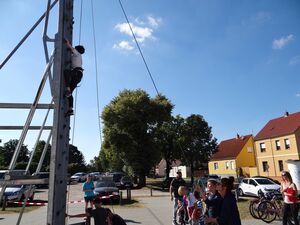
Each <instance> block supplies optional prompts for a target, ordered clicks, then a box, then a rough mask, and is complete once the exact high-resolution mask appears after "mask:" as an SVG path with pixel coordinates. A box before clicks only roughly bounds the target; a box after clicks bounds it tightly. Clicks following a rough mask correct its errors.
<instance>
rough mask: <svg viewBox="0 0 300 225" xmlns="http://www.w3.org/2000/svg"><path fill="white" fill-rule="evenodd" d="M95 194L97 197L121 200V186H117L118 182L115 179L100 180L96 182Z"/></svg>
mask: <svg viewBox="0 0 300 225" xmlns="http://www.w3.org/2000/svg"><path fill="white" fill-rule="evenodd" d="M94 194H95V197H96V198H100V199H103V201H105V200H112V201H119V200H120V195H119V188H117V187H116V184H115V182H114V181H113V180H99V181H97V183H96V187H95V189H94Z"/></svg>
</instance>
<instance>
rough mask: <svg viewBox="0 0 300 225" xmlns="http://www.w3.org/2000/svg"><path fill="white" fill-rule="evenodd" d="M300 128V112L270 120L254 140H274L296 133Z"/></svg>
mask: <svg viewBox="0 0 300 225" xmlns="http://www.w3.org/2000/svg"><path fill="white" fill-rule="evenodd" d="M299 127H300V112H296V113H293V114H289V115H287V116H282V117H279V118H276V119H272V120H270V121H269V122H268V123H267V124H266V125H265V126H264V128H263V129H261V130H260V131H259V133H258V134H257V135H256V136H255V138H254V140H256V141H257V140H262V139H267V138H274V137H279V136H284V135H288V134H292V133H294V132H295V131H296V130H297V129H298V128H299Z"/></svg>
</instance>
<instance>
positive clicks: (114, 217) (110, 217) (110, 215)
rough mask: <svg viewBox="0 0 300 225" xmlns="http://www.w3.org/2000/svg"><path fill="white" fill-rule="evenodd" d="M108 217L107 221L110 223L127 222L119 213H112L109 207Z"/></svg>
mask: <svg viewBox="0 0 300 225" xmlns="http://www.w3.org/2000/svg"><path fill="white" fill-rule="evenodd" d="M106 211H107V219H106V222H107V224H108V225H126V222H125V221H124V220H123V218H122V217H121V216H119V215H118V214H114V213H112V211H111V210H110V209H109V208H107V209H106Z"/></svg>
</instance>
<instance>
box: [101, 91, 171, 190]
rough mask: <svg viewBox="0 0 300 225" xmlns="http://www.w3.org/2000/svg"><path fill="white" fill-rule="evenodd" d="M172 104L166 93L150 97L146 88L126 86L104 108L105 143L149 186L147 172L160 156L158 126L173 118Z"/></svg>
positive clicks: (141, 182)
mask: <svg viewBox="0 0 300 225" xmlns="http://www.w3.org/2000/svg"><path fill="white" fill-rule="evenodd" d="M172 108H173V106H172V104H171V103H170V102H169V100H168V99H167V98H166V97H164V96H161V95H159V96H156V97H155V98H150V97H149V95H148V94H147V93H146V92H145V91H143V90H140V89H138V90H134V91H131V90H124V91H122V92H120V94H119V95H118V96H117V97H115V98H114V99H113V100H112V101H111V102H110V103H109V104H108V105H107V106H106V107H105V108H104V111H103V112H102V119H103V122H104V144H105V149H107V151H110V152H113V155H117V156H118V157H120V158H121V159H122V161H123V162H124V165H126V166H129V167H130V168H131V169H132V170H133V172H134V173H135V174H136V175H137V176H138V177H139V185H140V186H145V184H146V179H145V176H146V175H147V174H148V173H149V171H150V169H151V168H152V167H153V166H155V164H156V163H157V162H158V161H159V159H160V152H159V149H157V148H156V147H155V146H156V145H155V143H154V133H155V129H157V127H159V126H160V124H162V123H163V122H164V121H166V120H169V119H170V116H171V111H172Z"/></svg>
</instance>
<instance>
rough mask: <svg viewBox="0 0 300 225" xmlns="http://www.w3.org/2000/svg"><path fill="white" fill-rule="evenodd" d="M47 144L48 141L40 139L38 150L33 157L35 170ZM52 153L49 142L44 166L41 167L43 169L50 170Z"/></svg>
mask: <svg viewBox="0 0 300 225" xmlns="http://www.w3.org/2000/svg"><path fill="white" fill-rule="evenodd" d="M45 145H46V142H45V141H43V140H42V141H39V142H38V144H37V146H36V150H35V153H34V155H33V158H32V164H33V166H32V167H33V169H34V171H35V170H36V167H37V165H38V163H39V161H40V158H41V156H42V153H43V150H44V147H45ZM50 154H51V145H50V144H49V145H48V148H47V150H46V154H45V158H44V161H43V164H42V168H41V171H49V169H50V168H49V166H50Z"/></svg>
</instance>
